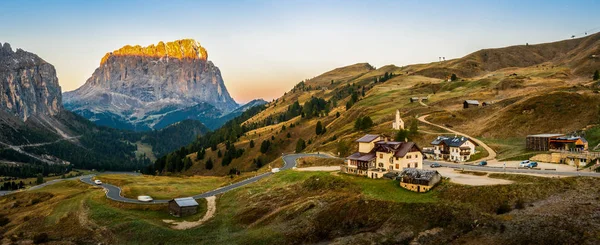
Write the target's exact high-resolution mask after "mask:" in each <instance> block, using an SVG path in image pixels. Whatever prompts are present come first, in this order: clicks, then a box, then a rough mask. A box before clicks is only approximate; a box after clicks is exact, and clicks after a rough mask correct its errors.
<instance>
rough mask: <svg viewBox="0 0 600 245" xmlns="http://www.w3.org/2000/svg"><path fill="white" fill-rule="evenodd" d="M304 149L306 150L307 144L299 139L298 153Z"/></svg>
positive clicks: (297, 143)
mask: <svg viewBox="0 0 600 245" xmlns="http://www.w3.org/2000/svg"><path fill="white" fill-rule="evenodd" d="M304 148H306V142H304V140H303V139H298V142H296V153H300V152H302V151H303V150H304Z"/></svg>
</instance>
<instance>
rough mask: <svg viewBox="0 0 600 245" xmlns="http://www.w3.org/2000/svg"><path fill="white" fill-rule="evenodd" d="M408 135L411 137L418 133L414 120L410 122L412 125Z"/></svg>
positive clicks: (417, 124)
mask: <svg viewBox="0 0 600 245" xmlns="http://www.w3.org/2000/svg"><path fill="white" fill-rule="evenodd" d="M409 130H410V134H411V135H415V134H417V133H418V132H419V123H418V122H417V121H415V120H413V121H412V123H410V128H409Z"/></svg>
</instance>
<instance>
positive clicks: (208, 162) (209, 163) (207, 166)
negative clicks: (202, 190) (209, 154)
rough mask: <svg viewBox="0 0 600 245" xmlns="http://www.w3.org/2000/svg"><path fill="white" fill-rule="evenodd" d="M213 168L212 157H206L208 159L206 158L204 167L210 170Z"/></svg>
mask: <svg viewBox="0 0 600 245" xmlns="http://www.w3.org/2000/svg"><path fill="white" fill-rule="evenodd" d="M212 168H213V160H212V158H208V160H206V169H208V170H211V169H212Z"/></svg>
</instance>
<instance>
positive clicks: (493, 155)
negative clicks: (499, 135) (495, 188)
mask: <svg viewBox="0 0 600 245" xmlns="http://www.w3.org/2000/svg"><path fill="white" fill-rule="evenodd" d="M428 116H429V115H425V116H421V117H419V118H418V120H419V121H421V122H423V123H426V124H429V125H432V126H435V127H438V128H441V129H444V130H446V131H448V132H451V133H455V134H457V135H461V136H464V137H467V138H470V139H471V140H473V141H475V143H477V144H478V145H480V146H481V147H483V148H484V149H485V150H486V151H487V152H488V156H487V157H485V158H483V159H479V160H478V161H491V160H494V161H495V160H496V152H495V151H494V150H493V149H492V148H491V147H489V146H488V145H486V144H485V143H483V141H481V140H479V139H477V138H475V137H472V136H469V135H466V134H463V133H461V132H458V131H455V130H452V129H449V128H447V127H444V126H442V125H438V124H434V123H430V122H428V121H427V120H425V118H427V117H428Z"/></svg>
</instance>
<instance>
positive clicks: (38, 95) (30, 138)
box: [0, 43, 221, 177]
mask: <svg viewBox="0 0 600 245" xmlns="http://www.w3.org/2000/svg"><path fill="white" fill-rule="evenodd" d="M61 100H62V95H61V88H60V86H59V85H58V78H57V77H56V71H55V68H54V66H52V65H51V64H49V63H47V62H45V61H44V60H43V59H41V58H40V57H38V56H37V55H35V54H33V53H29V52H26V51H23V50H21V49H17V50H16V51H13V50H12V48H11V47H10V45H9V44H8V43H5V44H3V45H0V176H18V177H32V176H35V175H36V174H38V173H43V174H44V175H47V174H49V173H56V174H62V173H64V172H65V171H66V170H68V169H70V168H72V167H73V166H76V167H77V168H87V169H92V168H95V169H106V170H140V169H142V168H143V167H145V166H146V165H148V164H149V163H150V161H151V159H154V157H155V156H161V155H162V154H164V153H165V152H169V151H173V150H175V149H178V148H179V147H181V146H183V145H186V144H189V143H190V142H192V141H194V140H195V139H196V138H197V137H198V135H203V134H205V133H207V132H208V131H209V129H208V128H207V127H206V126H205V125H203V124H202V123H201V122H199V121H194V120H185V121H181V122H179V123H176V124H173V125H170V126H168V127H165V128H164V129H163V130H155V131H151V132H131V131H125V130H118V129H113V128H107V127H101V126H98V125H96V124H94V123H92V122H90V121H89V120H87V119H85V118H83V117H82V116H79V115H77V114H75V113H72V112H70V111H68V110H65V109H64V108H63V106H62V103H61ZM207 106H209V107H210V108H213V110H216V112H215V113H217V114H219V115H220V113H221V112H220V111H218V110H217V109H214V107H213V106H212V105H209V104H207Z"/></svg>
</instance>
